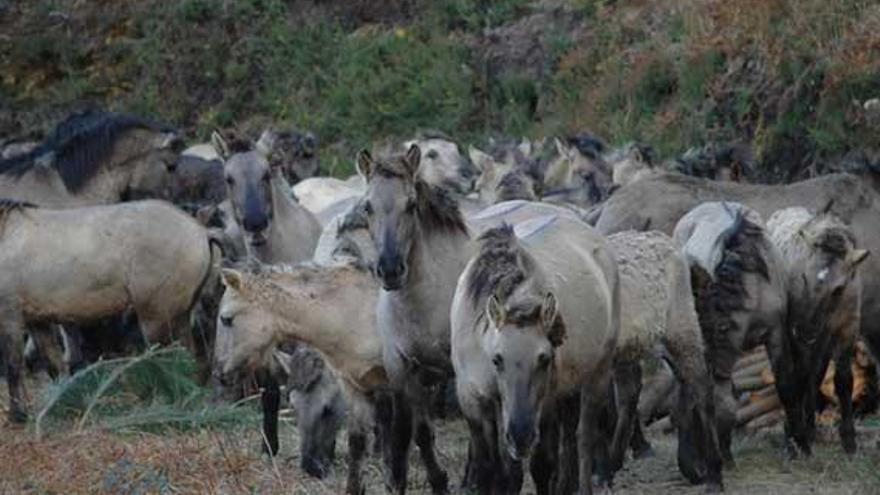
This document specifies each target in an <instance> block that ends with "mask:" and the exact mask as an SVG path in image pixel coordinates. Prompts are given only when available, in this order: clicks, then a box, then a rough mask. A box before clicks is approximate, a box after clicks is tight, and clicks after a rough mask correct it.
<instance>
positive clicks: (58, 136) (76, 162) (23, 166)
mask: <svg viewBox="0 0 880 495" xmlns="http://www.w3.org/2000/svg"><path fill="white" fill-rule="evenodd" d="M132 129H146V130H152V131H156V132H174V129H173V128H171V127H168V126H166V125H163V124H159V123H157V122H154V121H152V120H148V119H145V118H142V117H138V116H135V115H130V114H119V113H112V112H105V111H101V110H87V111H84V112H78V113H74V114H72V115H71V116H69V117H68V118H67V119H65V120H64V121H62V122H61V123H60V124H58V125H57V126H56V127H55V129H54V130H53V131H52V132H51V133H50V134H49V135H48V136H47V137H46V139H45V140H44V141H43V142H42V143H41V144H40V145H39V146H37V148H35V149H34V150H33V151H31V152H30V153H28V154H26V155H23V156H20V157H16V158H13V159H12V160H6V161H2V162H0V174H10V175H13V176H14V177H21V176H22V175H24V174H25V173H26V172H28V171H29V170H31V169H33V167H34V164H35V160H36V159H37V158H38V157H40V156H43V155H46V154H48V153H53V154H54V160H53V167H54V168H55V170H56V171H57V172H58V175H59V176H60V177H61V180H62V181H63V183H64V186H65V187H66V188H67V190H68V191H71V192H77V191H79V190H80V189H81V188H82V187H83V186H85V184H86V183H87V182H88V181H89V180H90V179H92V178H93V177H94V176H95V175H96V174H97V173H98V171H99V170H100V169H101V167H102V165H103V161H104V160H105V159H106V158H107V156H108V155H109V154H110V153H111V152H112V151H113V146H114V145H115V144H116V140H117V139H118V138H119V137H121V136H122V135H123V134H125V133H126V132H127V131H130V130H132Z"/></svg>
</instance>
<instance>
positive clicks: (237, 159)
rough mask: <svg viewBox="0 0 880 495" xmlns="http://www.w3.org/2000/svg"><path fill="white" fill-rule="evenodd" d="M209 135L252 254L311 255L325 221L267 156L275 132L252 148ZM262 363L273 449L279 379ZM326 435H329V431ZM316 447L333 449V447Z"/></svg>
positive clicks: (276, 259)
mask: <svg viewBox="0 0 880 495" xmlns="http://www.w3.org/2000/svg"><path fill="white" fill-rule="evenodd" d="M211 141H212V143H213V145H214V147H215V148H216V150H217V153H218V154H219V155H220V156H221V157H222V158H223V160H224V162H225V163H224V165H223V167H224V174H225V180H226V188H227V196H228V197H229V204H230V208H229V209H230V210H231V211H232V217H233V219H234V220H235V223H236V224H237V226H238V227H239V229H240V232H242V234H243V237H244V244H245V250H246V252H247V256H248V258H249V259H250V260H252V261H257V262H259V263H268V264H274V263H298V262H303V261H308V260H310V259H311V258H312V256H313V254H314V251H315V247H316V246H317V243H318V238H319V236H320V235H321V226H320V224H319V223H318V221H317V220H316V219H315V217H314V216H313V215H312V214H311V213H310V212H309V211H308V210H306V209H305V208H303V207H302V206H301V205H300V204H299V203H298V202H297V201H296V199H295V198H293V196H292V194H291V192H290V186H289V185H288V183H287V181H286V180H285V179H284V177H283V174H282V172H281V170H280V168H279V167H271V166H270V164H269V161H268V157H269V156H270V155H271V153H272V143H273V142H274V138H268V137H267V135H266V134H265V133H264V135H263V137H262V138H261V139H260V141H259V142H257V143H256V145H255V146H254V147H253V148H254V149H250V144H249V143H233V144H234V145H235V146H236V147H232V148H231V147H230V146H229V145H228V144H227V143H226V141H225V140H224V139H223V137H222V136H220V134H219V133H216V132H215V133H213V134H212V136H211ZM227 230H228V229H227ZM311 352H314V351H311ZM264 364H265V366H263V367H262V368H260V367H257V368H254V369H255V371H256V374H257V376H258V379H259V380H258V381H259V382H260V384H261V385H262V387H263V393H262V403H263V414H264V418H263V419H264V432H265V433H266V439H267V442H268V444H267V446H266V447H267V448H268V451H269V452H270V453H272V454H275V453H277V451H278V428H277V423H278V409H279V407H280V385H279V381H278V379H277V377H275V376H273V373H271V372H270V370H271V369H272V368H273V363H272V362H269V361H267V362H266V363H264ZM323 373H326V374H329V373H330V370H328V369H326V368H324V369H323ZM326 380H327V381H333V378H332V377H329V376H328V377H326ZM337 390H338V389H337ZM326 397H330V396H329V395H317V394H316V395H315V396H314V397H313V398H314V400H315V401H318V400H321V398H326ZM330 419H332V418H330ZM317 433H318V432H315V434H317ZM322 440H323V441H331V439H330V438H329V437H328V436H325V437H324V438H323V439H322ZM318 450H319V451H322V452H329V451H331V449H330V448H329V447H324V448H321V449H318ZM303 454H304V455H303V459H307V458H312V457H315V456H313V455H310V453H308V452H304V453H303ZM329 462H331V460H330V459H315V460H314V462H312V463H311V464H312V465H315V466H323V465H327V464H329ZM310 474H315V475H323V469H315V470H310Z"/></svg>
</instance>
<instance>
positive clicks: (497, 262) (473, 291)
mask: <svg viewBox="0 0 880 495" xmlns="http://www.w3.org/2000/svg"><path fill="white" fill-rule="evenodd" d="M477 241H478V242H479V244H480V252H479V254H477V257H476V259H475V260H474V267H473V269H472V270H471V271H470V273H469V275H468V280H467V282H466V284H467V294H468V297H470V300H471V303H472V304H473V305H474V308H476V307H478V306H479V304H480V302H481V301H483V300H485V299H486V298H488V297H489V296H490V295H493V294H494V295H495V296H496V297H498V299H499V300H500V301H501V302H504V301H506V300H507V298H508V297H510V295H511V294H513V291H514V290H516V288H517V287H519V286H520V285H521V284H522V283H523V282H524V281H525V280H526V279H527V278H528V276H529V274H530V272H531V271H532V270H533V269H534V262H533V261H532V259H531V257H530V256H529V255H528V254H527V253H526V252H525V251H524V250H523V249H522V248H521V247H520V245H519V242H518V241H517V239H516V234H515V233H514V231H513V227H512V226H511V225H509V224H506V223H505V224H503V225H501V226H499V227H495V228H493V229H489V230H487V231H486V232H484V233H483V234H482V235H481V236H480V237H479V238H478V239H477ZM513 309H514V308H511V310H513ZM519 309H520V311H519V313H521V314H519V315H514V314H512V313H513V311H511V312H510V313H511V314H509V315H508V316H509V317H510V318H512V319H515V318H514V317H515V316H519V317H521V318H524V317H530V316H532V315H531V314H530V313H532V312H533V311H534V310H535V308H532V309H531V310H529V309H526V308H519ZM538 309H540V308H538Z"/></svg>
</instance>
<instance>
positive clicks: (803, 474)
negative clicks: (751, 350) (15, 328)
mask: <svg viewBox="0 0 880 495" xmlns="http://www.w3.org/2000/svg"><path fill="white" fill-rule="evenodd" d="M293 426H294V425H293V421H292V420H291V419H287V420H285V423H284V425H283V431H282V436H281V441H282V450H281V454H280V455H279V457H277V458H276V459H275V460H274V461H273V460H271V459H269V458H268V457H266V456H263V455H261V454H260V453H259V452H260V451H259V448H258V445H259V443H258V442H259V439H260V437H259V431H258V425H256V424H255V425H253V426H252V427H250V426H244V427H238V428H234V429H227V430H219V431H218V430H199V431H195V432H188V433H166V434H146V433H125V432H115V433H109V432H103V431H87V432H84V433H81V434H74V433H70V432H57V433H54V434H51V435H49V436H48V437H46V438H44V439H42V440H37V439H36V438H35V436H34V433H33V431H32V428H29V427H18V426H13V425H10V424H8V423H3V424H2V426H0V438H2V440H0V494H59V495H60V494H80V493H82V494H86V493H88V494H105V493H106V494H144V495H146V494H154V493H158V494H166V493H167V494H173V493H200V494H245V493H248V494H252V493H267V494H268V493H284V494H310V495H311V494H339V493H344V483H345V461H344V459H345V454H346V445H345V441H344V438H345V436H344V433H341V434H340V436H339V440H338V447H337V461H336V464H335V466H334V468H333V470H332V473H331V475H330V476H329V477H328V479H326V480H323V481H319V480H314V479H309V478H307V477H304V476H303V475H302V474H301V473H300V471H299V469H298V447H299V445H298V438H297V435H296V431H295V429H294V427H293ZM858 428H859V437H858V438H859V446H860V451H859V453H858V454H857V455H856V456H854V457H853V458H852V459H847V458H846V457H845V456H844V455H843V454H842V453H841V451H840V449H839V447H838V444H837V442H836V438H835V437H836V435H835V434H834V431H833V430H832V429H829V428H826V429H823V430H822V431H821V433H820V443H819V445H818V448H817V452H816V455H815V456H814V457H813V458H811V459H808V460H798V461H793V462H789V463H784V462H783V461H782V456H781V455H780V454H781V450H780V439H781V432H780V431H779V429H778V428H777V429H775V430H767V431H762V432H760V433H757V434H754V435H751V436H745V435H740V436H738V437H737V439H736V442H735V445H734V455H735V457H736V460H737V463H738V464H737V467H736V468H735V469H732V470H729V471H727V472H725V486H726V492H727V493H730V494H749V495H754V494H765V493H766V494H803V493H811V494H874V493H880V470H878V469H877V468H876V467H877V466H878V465H880V446H878V439H880V419H878V418H869V419H867V420H863V421H861V422H860V423H859V426H858ZM437 436H438V439H439V442H438V444H439V449H440V459H441V462H442V463H443V465H444V466H446V468H447V469H448V470H449V472H450V474H451V478H452V480H453V482H454V483H458V481H459V479H460V476H461V472H462V468H463V465H464V459H465V449H466V431H465V428H464V425H463V423H462V422H461V421H458V420H456V421H449V422H445V423H442V424H440V425H439V428H438V434H437ZM649 438H650V440H651V441H652V443H653V444H654V446H655V450H656V455H655V456H654V457H653V458H650V459H646V460H641V461H635V462H629V463H628V464H627V466H626V467H625V468H624V470H623V471H622V472H621V473H619V474H618V476H617V478H616V480H615V489H614V492H615V493H619V494H672V493H694V494H695V493H701V491H702V490H701V489H700V488H699V487H692V486H689V485H688V484H687V483H686V482H685V481H684V480H683V479H682V477H681V476H680V475H679V473H678V469H677V467H676V464H675V456H674V453H675V439H674V437H673V436H672V435H669V434H664V433H660V432H654V431H649ZM411 465H412V466H413V469H412V470H411V477H410V488H411V491H410V493H414V494H427V493H429V487H428V485H427V481H426V479H425V476H424V471H423V470H422V468H421V465H420V464H419V462H418V460H417V458H416V456H415V455H414V456H413V459H412V463H411ZM365 476H366V479H367V482H368V487H369V488H368V491H367V493H370V494H373V493H375V494H380V493H384V489H383V488H382V477H381V467H380V464H379V462H378V459H372V460H371V461H370V462H369V463H367V464H366V466H365ZM455 486H457V485H455ZM524 493H533V491H532V489H531V485H530V484H527V486H526V489H525V490H524Z"/></svg>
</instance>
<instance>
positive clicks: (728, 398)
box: [714, 377, 736, 468]
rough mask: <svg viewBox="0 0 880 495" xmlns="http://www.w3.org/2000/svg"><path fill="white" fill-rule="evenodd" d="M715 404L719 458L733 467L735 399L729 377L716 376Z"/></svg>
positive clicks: (726, 464)
mask: <svg viewBox="0 0 880 495" xmlns="http://www.w3.org/2000/svg"><path fill="white" fill-rule="evenodd" d="M714 396H715V397H714V399H715V405H716V414H715V425H716V430H717V432H718V445H719V448H720V449H721V459H722V461H723V463H724V465H725V466H727V467H731V468H732V467H734V466H735V463H734V460H733V451H732V450H731V443H732V441H733V429H734V427H736V401H734V400H733V382H732V381H731V380H730V379H723V378H720V377H716V379H715V386H714Z"/></svg>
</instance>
